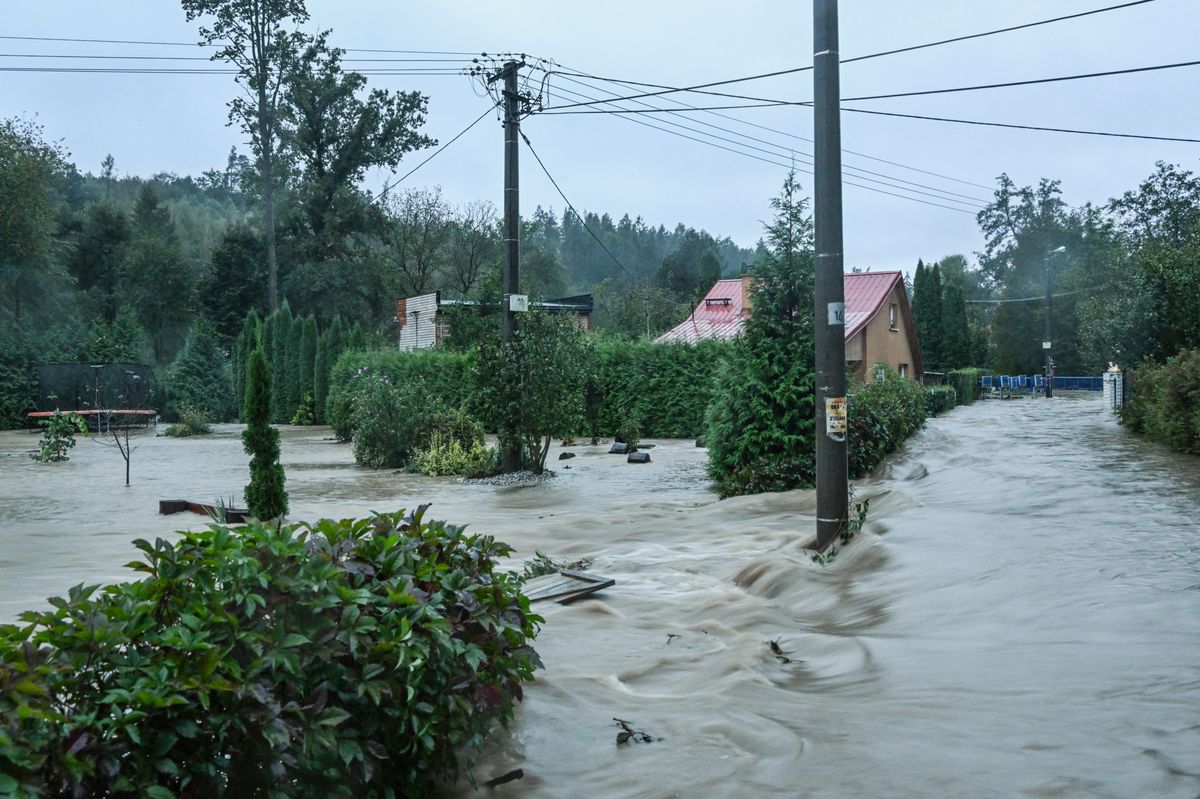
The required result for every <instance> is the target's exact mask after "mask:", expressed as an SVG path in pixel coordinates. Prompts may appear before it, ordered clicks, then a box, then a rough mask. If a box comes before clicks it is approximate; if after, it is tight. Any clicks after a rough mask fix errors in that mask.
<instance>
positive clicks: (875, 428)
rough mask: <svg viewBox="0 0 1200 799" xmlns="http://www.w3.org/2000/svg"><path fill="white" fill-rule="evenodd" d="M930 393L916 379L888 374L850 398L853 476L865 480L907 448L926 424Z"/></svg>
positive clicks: (850, 443)
mask: <svg viewBox="0 0 1200 799" xmlns="http://www.w3.org/2000/svg"><path fill="white" fill-rule="evenodd" d="M927 396H928V394H927V390H926V389H925V388H924V387H923V386H922V385H921V384H920V383H918V382H916V381H915V380H905V379H904V378H901V377H897V376H896V375H895V374H890V373H889V374H888V375H886V376H885V377H884V379H883V380H878V381H876V382H874V383H871V384H869V385H866V386H863V387H861V388H858V389H855V390H854V391H853V392H852V393H851V394H850V396H849V397H848V398H847V404H846V413H847V416H848V420H847V423H848V425H849V428H850V429H849V436H848V438H847V445H846V446H847V454H848V457H849V461H850V476H851V477H852V478H854V477H864V476H866V475H868V474H870V472H871V470H872V469H874V468H875V467H876V466H878V465H879V462H880V461H882V460H883V458H884V456H886V455H888V454H890V453H892V452H895V451H896V450H898V449H900V447H902V446H903V445H904V442H905V441H907V440H908V437H909V436H911V435H912V434H913V433H915V432H917V431H918V430H920V429H921V427H922V426H923V425H924V424H925V417H926V403H927V401H928V400H927Z"/></svg>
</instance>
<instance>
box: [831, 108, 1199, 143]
mask: <svg viewBox="0 0 1200 799" xmlns="http://www.w3.org/2000/svg"><path fill="white" fill-rule="evenodd" d="M842 110H843V111H849V112H851V113H855V114H874V115H877V116H884V117H902V118H904V119H921V120H927V121H930V122H953V123H956V124H959V125H981V126H985V127H992V128H1015V129H1017V130H1040V131H1047V132H1050V133H1075V134H1079V135H1083V136H1111V137H1114V138H1118V139H1148V140H1150V141H1175V142H1187V143H1189V144H1200V139H1188V138H1185V137H1182V136H1151V135H1149V134H1141V133H1112V132H1110V131H1103V130H1079V129H1077V128H1052V127H1047V126H1044V125H1018V124H1015V123H1011V122H983V121H980V120H976V119H954V118H952V117H934V116H927V115H925V114H901V113H898V112H894V111H875V110H871V109H867V108H845V107H843V108H842Z"/></svg>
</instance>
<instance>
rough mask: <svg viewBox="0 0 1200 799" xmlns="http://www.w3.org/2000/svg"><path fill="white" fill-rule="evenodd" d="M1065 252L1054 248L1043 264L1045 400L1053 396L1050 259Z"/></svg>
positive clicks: (1059, 248)
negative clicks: (1044, 289)
mask: <svg viewBox="0 0 1200 799" xmlns="http://www.w3.org/2000/svg"><path fill="white" fill-rule="evenodd" d="M1066 251H1067V248H1066V247H1065V246H1060V247H1055V248H1054V249H1053V250H1050V251H1049V252H1048V253H1046V256H1045V258H1044V259H1043V263H1044V265H1045V270H1046V335H1045V337H1044V338H1043V339H1042V349H1043V350H1045V351H1046V399H1051V398H1052V397H1053V396H1054V358H1053V357H1052V355H1051V353H1052V349H1051V339H1050V312H1051V310H1052V308H1053V298H1052V297H1051V295H1050V259H1051V258H1052V257H1053V256H1055V255H1058V254H1060V253H1064V252H1066Z"/></svg>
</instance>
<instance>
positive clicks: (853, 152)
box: [547, 70, 993, 191]
mask: <svg viewBox="0 0 1200 799" xmlns="http://www.w3.org/2000/svg"><path fill="white" fill-rule="evenodd" d="M575 71H576V72H578V71H577V70H575ZM548 74H549V73H547V75H548ZM664 99H665V100H667V101H669V102H672V103H675V104H676V105H678V106H680V109H681V110H682V109H687V110H690V111H704V112H706V113H708V114H709V115H710V116H715V117H720V118H721V119H726V120H729V121H731V122H737V123H738V124H741V125H745V126H747V127H750V128H755V129H757V130H762V131H766V132H768V133H774V134H777V135H779V136H785V137H787V138H789V139H795V140H797V141H802V142H807V143H808V144H813V143H814V142H813V140H812V139H810V138H807V137H805V136H800V135H798V134H795V133H792V132H791V131H786V130H779V129H778V128H772V127H769V126H767V125H760V124H758V123H756V122H751V121H749V120H746V119H742V118H741V117H736V116H732V115H730V114H720V113H717V110H718V109H717V108H702V107H697V106H693V105H688V104H687V103H685V102H684V101H683V100H680V99H677V98H674V97H669V98H664ZM752 107H760V106H752ZM567 113H571V112H567ZM842 152H843V153H848V154H850V155H854V156H857V157H859V158H865V159H867V160H870V161H876V162H878V163H882V164H888V165H889V166H894V167H899V168H901V169H907V170H910V171H912V172H918V173H921V174H924V175H929V176H931V177H936V178H941V179H943V180H949V181H952V182H954V183H961V184H963V185H965V186H974V187H975V188H979V189H986V190H988V191H991V190H992V188H993V187H991V186H987V185H985V184H982V183H975V182H973V181H970V180H963V179H962V178H956V177H952V176H950V175H944V174H942V173H940V172H933V171H930V170H928V169H921V168H919V167H915V166H910V165H908V164H902V163H900V162H898V161H890V160H888V159H886V158H879V157H876V156H873V155H868V154H867V153H862V152H858V151H856V150H849V149H845V148H843V149H842Z"/></svg>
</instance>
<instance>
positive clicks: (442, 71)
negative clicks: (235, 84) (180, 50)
mask: <svg viewBox="0 0 1200 799" xmlns="http://www.w3.org/2000/svg"><path fill="white" fill-rule="evenodd" d="M354 71H355V72H358V73H359V74H361V75H367V76H372V75H375V76H387V75H410V76H441V75H449V76H462V75H466V74H467V73H466V72H465V71H463V70H461V69H451V68H449V67H442V68H439V67H429V68H425V69H421V68H411V69H405V68H402V67H396V68H394V69H384V68H377V69H370V68H368V69H356V70H354ZM0 72H41V73H48V74H82V75H237V74H239V73H238V70H236V69H223V68H219V67H214V68H212V69H201V68H193V67H176V68H171V67H146V68H138V67H6V66H0Z"/></svg>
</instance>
